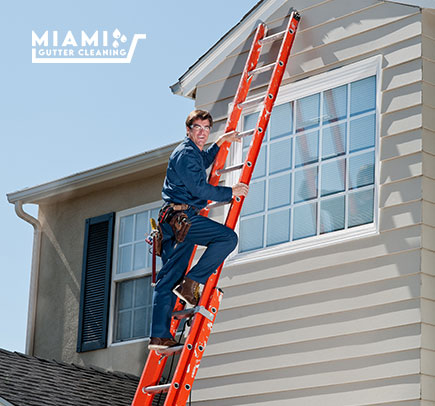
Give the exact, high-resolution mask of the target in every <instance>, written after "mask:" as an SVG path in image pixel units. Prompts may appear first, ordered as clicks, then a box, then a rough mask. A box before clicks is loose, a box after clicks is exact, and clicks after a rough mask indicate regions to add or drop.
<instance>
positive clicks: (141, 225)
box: [111, 203, 161, 343]
mask: <svg viewBox="0 0 435 406" xmlns="http://www.w3.org/2000/svg"><path fill="white" fill-rule="evenodd" d="M159 208H160V203H155V204H148V205H144V206H140V207H137V208H134V209H129V210H124V211H122V212H119V213H117V217H116V224H115V239H114V257H113V267H112V268H113V269H112V298H111V300H112V306H111V308H112V317H111V321H112V329H111V330H112V334H111V338H112V342H114V343H116V342H122V341H126V340H134V339H139V338H144V337H148V336H149V334H150V324H151V311H152V294H153V288H152V286H151V266H152V255H151V253H150V248H149V247H150V246H149V245H148V244H147V243H146V242H145V238H146V236H147V235H148V234H149V233H150V231H151V225H150V218H154V219H157V216H158V211H159ZM160 266H161V260H160V258H159V257H157V270H158V269H159V268H160Z"/></svg>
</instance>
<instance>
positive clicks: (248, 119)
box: [243, 111, 260, 148]
mask: <svg viewBox="0 0 435 406" xmlns="http://www.w3.org/2000/svg"><path fill="white" fill-rule="evenodd" d="M259 114H260V113H259V112H258V111H257V112H256V113H252V114H248V115H246V116H245V117H244V119H243V131H248V130H252V129H253V128H255V126H256V125H257V120H258V116H259ZM251 140H252V135H251V136H249V137H244V138H243V148H244V147H247V146H248V145H249V144H250V143H251Z"/></svg>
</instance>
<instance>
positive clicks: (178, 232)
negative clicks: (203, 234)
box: [169, 211, 191, 242]
mask: <svg viewBox="0 0 435 406" xmlns="http://www.w3.org/2000/svg"><path fill="white" fill-rule="evenodd" d="M169 225H170V226H171V227H172V231H173V232H174V236H175V241H177V242H183V241H184V238H185V237H186V234H187V232H188V231H189V228H190V225H191V224H190V220H189V217H187V214H186V213H184V212H182V211H176V212H175V213H174V215H173V216H172V218H171V220H170V221H169Z"/></svg>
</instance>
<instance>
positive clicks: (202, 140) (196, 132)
mask: <svg viewBox="0 0 435 406" xmlns="http://www.w3.org/2000/svg"><path fill="white" fill-rule="evenodd" d="M212 126H213V118H212V117H211V115H210V113H209V112H208V111H205V110H194V111H192V112H191V113H190V114H189V115H188V116H187V118H186V131H187V136H188V137H189V138H190V139H191V140H192V141H193V142H194V143H195V145H196V146H197V147H198V148H199V149H200V150H201V151H202V149H203V147H204V145H205V144H206V143H207V140H208V136H209V135H210V130H211V127H212Z"/></svg>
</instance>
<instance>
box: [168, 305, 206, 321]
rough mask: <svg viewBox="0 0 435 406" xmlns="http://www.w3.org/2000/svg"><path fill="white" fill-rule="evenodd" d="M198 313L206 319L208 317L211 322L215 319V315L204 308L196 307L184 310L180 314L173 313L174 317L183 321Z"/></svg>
mask: <svg viewBox="0 0 435 406" xmlns="http://www.w3.org/2000/svg"><path fill="white" fill-rule="evenodd" d="M196 313H200V314H202V315H203V316H204V317H206V318H207V319H209V320H213V317H214V316H213V313H212V312H209V311H208V310H207V309H206V308H205V307H204V306H196V307H191V308H190V309H184V310H180V311H178V312H173V313H172V317H173V318H174V319H176V320H181V319H187V318H189V317H192V316H193V315H195V314H196Z"/></svg>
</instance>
